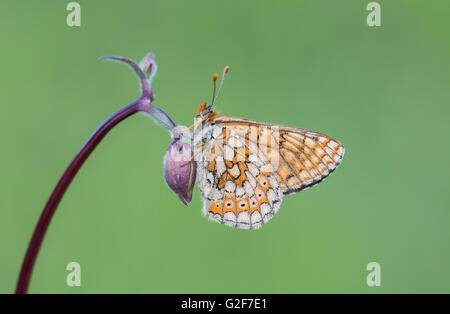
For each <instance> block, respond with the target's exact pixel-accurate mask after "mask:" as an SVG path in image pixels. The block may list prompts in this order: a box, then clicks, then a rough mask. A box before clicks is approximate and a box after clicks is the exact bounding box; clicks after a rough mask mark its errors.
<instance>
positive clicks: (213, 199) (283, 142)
mask: <svg viewBox="0 0 450 314" xmlns="http://www.w3.org/2000/svg"><path fill="white" fill-rule="evenodd" d="M228 69H229V67H226V68H225V70H224V72H223V75H222V82H221V84H220V87H219V91H218V93H217V96H218V95H219V93H220V90H221V88H222V84H223V80H224V77H225V74H226V73H227V72H228ZM217 77H218V75H217V74H214V76H213V81H214V91H213V100H212V102H211V105H207V104H206V102H204V103H201V104H200V105H199V106H198V108H197V111H196V122H195V123H194V125H193V126H192V127H194V134H193V135H194V136H193V146H194V157H195V160H196V163H197V175H198V186H199V189H200V191H201V194H202V197H203V209H202V212H203V214H204V215H205V216H207V217H208V218H209V219H210V220H212V221H215V222H218V223H221V224H225V225H227V226H230V227H235V228H240V229H258V228H260V227H262V226H263V225H264V224H265V223H267V222H268V221H269V220H270V219H271V218H272V217H273V216H274V215H275V214H276V213H277V212H278V210H279V209H280V206H281V202H282V199H283V196H284V195H286V194H291V193H294V192H298V191H301V190H304V189H307V188H309V187H311V186H313V185H316V184H318V183H320V182H322V181H323V180H324V179H325V178H326V177H327V176H329V175H330V174H331V173H332V172H333V171H334V170H335V169H336V167H337V166H338V165H339V164H340V163H341V161H342V158H343V156H344V152H345V149H344V146H343V145H342V144H341V143H340V142H339V141H337V140H336V139H334V138H331V137H329V136H327V135H324V134H321V133H318V132H314V131H310V130H306V129H301V128H294V127H289V126H283V125H277V124H271V123H265V122H259V121H254V120H249V119H242V118H234V117H229V116H223V115H219V114H218V113H217V112H216V111H214V103H215V101H216V99H217V96H215V91H216V84H215V82H216V80H217Z"/></svg>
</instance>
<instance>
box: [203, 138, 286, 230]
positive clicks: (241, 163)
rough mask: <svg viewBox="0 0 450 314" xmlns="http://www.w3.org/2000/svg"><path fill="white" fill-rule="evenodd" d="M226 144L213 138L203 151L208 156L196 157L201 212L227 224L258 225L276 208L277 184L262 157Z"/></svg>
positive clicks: (254, 226)
mask: <svg viewBox="0 0 450 314" xmlns="http://www.w3.org/2000/svg"><path fill="white" fill-rule="evenodd" d="M229 148H230V147H229V146H222V145H219V144H218V143H217V142H215V143H214V145H213V146H212V148H211V152H208V153H207V154H210V155H211V157H212V158H211V159H207V160H204V159H203V160H202V159H199V160H198V161H197V165H198V171H199V188H200V191H201V192H202V196H203V199H204V203H203V214H204V215H206V216H208V218H209V219H211V220H213V221H216V222H219V223H222V224H226V225H228V226H230V227H237V228H241V229H258V228H260V227H261V226H262V225H263V224H264V223H266V222H267V221H268V220H270V218H272V217H273V215H274V214H275V213H276V212H277V211H278V209H279V208H280V205H281V200H282V192H281V188H280V184H279V182H278V180H277V179H276V177H275V175H274V174H273V173H271V172H269V171H264V169H263V166H264V165H265V163H264V162H263V160H262V159H260V158H255V159H253V158H252V157H250V158H249V156H250V154H247V156H241V155H240V154H241V153H240V152H239V149H237V148H233V149H229ZM247 152H249V151H247ZM231 154H233V157H231ZM239 156H241V157H239Z"/></svg>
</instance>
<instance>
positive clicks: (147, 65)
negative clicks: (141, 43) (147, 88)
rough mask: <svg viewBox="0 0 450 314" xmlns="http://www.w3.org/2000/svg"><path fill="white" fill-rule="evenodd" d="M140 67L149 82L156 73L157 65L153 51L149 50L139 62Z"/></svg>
mask: <svg viewBox="0 0 450 314" xmlns="http://www.w3.org/2000/svg"><path fill="white" fill-rule="evenodd" d="M139 66H140V68H141V69H142V71H144V74H145V78H146V79H147V80H148V81H149V83H151V81H152V79H153V77H154V76H155V74H156V70H157V66H156V62H155V57H154V55H153V51H150V52H149V53H148V54H147V55H146V56H145V57H144V59H142V60H141V62H140V63H139Z"/></svg>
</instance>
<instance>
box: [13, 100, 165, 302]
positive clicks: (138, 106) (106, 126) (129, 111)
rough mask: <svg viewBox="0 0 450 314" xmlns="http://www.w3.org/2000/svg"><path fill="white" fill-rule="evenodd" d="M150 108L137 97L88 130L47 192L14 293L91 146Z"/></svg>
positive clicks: (24, 285)
mask: <svg viewBox="0 0 450 314" xmlns="http://www.w3.org/2000/svg"><path fill="white" fill-rule="evenodd" d="M153 108H156V107H154V106H153V105H152V104H151V103H150V101H149V97H148V96H147V97H145V96H143V97H141V98H139V99H138V100H136V101H134V102H132V103H130V104H129V105H127V106H125V107H123V108H122V109H120V110H118V111H116V112H115V113H113V114H112V115H111V116H109V117H108V118H107V119H106V120H105V121H103V122H102V123H101V124H100V125H99V126H98V127H97V129H96V130H95V131H94V132H93V133H92V135H91V136H90V137H89V138H88V140H87V141H86V142H85V143H84V144H83V146H82V147H81V149H80V150H79V151H78V152H77V154H76V155H75V157H74V158H73V160H72V161H71V162H70V164H69V166H68V167H67V169H66V171H64V173H63V175H62V176H61V178H60V179H59V181H58V183H57V184H56V187H55V188H54V190H53V192H52V194H51V195H50V198H49V199H48V201H47V203H46V205H45V207H44V210H43V211H42V214H41V217H40V218H39V221H38V223H37V225H36V228H35V229H34V233H33V236H32V238H31V241H30V244H29V245H28V249H27V252H26V255H25V258H24V260H23V263H22V268H21V271H20V275H19V280H18V282H17V287H16V293H18V294H23V293H26V292H27V290H28V285H29V283H30V279H31V274H32V272H33V267H34V264H35V262H36V258H37V255H38V253H39V249H40V247H41V244H42V241H43V240H44V236H45V233H46V232H47V229H48V226H49V224H50V221H51V220H52V217H53V214H54V213H55V211H56V208H57V207H58V204H59V202H60V201H61V199H62V197H63V196H64V193H65V192H66V190H67V188H68V187H69V185H70V183H71V182H72V180H73V178H74V177H75V175H76V174H77V172H78V170H80V168H81V166H82V165H83V163H84V162H85V161H86V159H87V158H88V157H89V155H90V154H91V153H92V152H93V151H94V149H95V148H96V147H97V145H98V144H99V143H100V141H101V140H102V139H103V138H104V137H105V135H106V134H108V132H109V131H110V130H111V129H112V128H113V127H114V126H116V125H117V124H118V123H120V122H121V121H123V120H125V119H126V118H128V117H130V116H132V115H133V114H135V113H136V112H139V111H143V112H147V113H149V111H150V109H153Z"/></svg>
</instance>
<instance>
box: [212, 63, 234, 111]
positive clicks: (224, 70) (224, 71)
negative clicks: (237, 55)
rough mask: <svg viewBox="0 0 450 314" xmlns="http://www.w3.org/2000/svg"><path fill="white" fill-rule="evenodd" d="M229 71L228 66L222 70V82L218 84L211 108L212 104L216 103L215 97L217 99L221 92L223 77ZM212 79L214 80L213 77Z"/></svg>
mask: <svg viewBox="0 0 450 314" xmlns="http://www.w3.org/2000/svg"><path fill="white" fill-rule="evenodd" d="M229 70H230V67H229V66H228V65H227V66H226V67H225V69H223V74H222V81H221V82H220V86H219V90H218V91H217V95H216V96H215V97H214V99H213V101H212V103H211V106H214V104H215V103H216V100H217V97H219V94H220V91H221V90H222V86H223V81H224V80H225V75H226V74H227V73H228V71H229ZM213 79H214V77H213Z"/></svg>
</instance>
